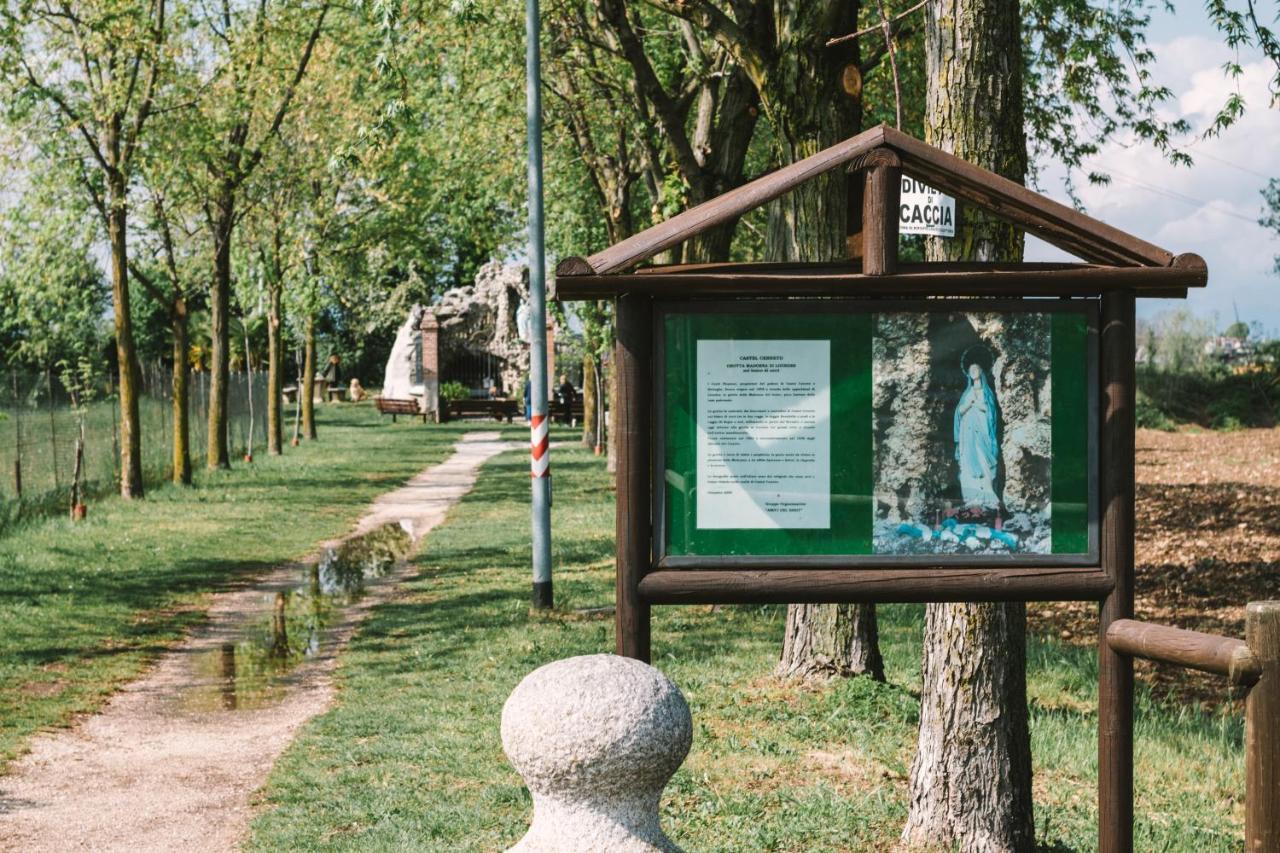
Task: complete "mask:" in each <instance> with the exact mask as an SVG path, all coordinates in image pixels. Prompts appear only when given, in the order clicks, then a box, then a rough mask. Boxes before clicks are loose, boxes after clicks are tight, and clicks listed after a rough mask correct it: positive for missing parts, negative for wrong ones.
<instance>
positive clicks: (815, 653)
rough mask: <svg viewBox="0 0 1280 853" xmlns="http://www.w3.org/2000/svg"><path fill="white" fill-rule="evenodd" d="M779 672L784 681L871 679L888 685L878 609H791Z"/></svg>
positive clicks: (848, 606)
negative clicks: (849, 677) (885, 675)
mask: <svg viewBox="0 0 1280 853" xmlns="http://www.w3.org/2000/svg"><path fill="white" fill-rule="evenodd" d="M776 672H777V674H778V675H779V676H781V677H783V678H831V677H840V676H850V675H870V676H871V677H872V678H874V679H876V680H877V681H884V659H883V658H882V657H881V656H880V644H879V631H878V630H877V627H876V610H875V608H874V607H869V606H864V605H858V604H792V605H791V606H790V607H788V608H787V629H786V634H785V635H784V636H783V638H782V660H781V661H780V662H779V663H778V668H777V670H776Z"/></svg>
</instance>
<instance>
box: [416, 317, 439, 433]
mask: <svg viewBox="0 0 1280 853" xmlns="http://www.w3.org/2000/svg"><path fill="white" fill-rule="evenodd" d="M418 334H419V335H421V338H422V389H423V397H422V407H423V411H425V412H430V413H431V414H433V415H435V419H436V421H437V422H439V420H440V407H439V401H440V321H439V320H437V319H436V315H435V312H434V311H432V310H430V309H427V310H426V311H423V312H422V322H421V323H419V324H418Z"/></svg>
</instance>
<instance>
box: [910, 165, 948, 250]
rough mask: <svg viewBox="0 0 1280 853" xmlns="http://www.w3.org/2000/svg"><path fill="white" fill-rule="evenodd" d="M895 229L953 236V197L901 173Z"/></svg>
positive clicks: (933, 235)
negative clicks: (900, 189)
mask: <svg viewBox="0 0 1280 853" xmlns="http://www.w3.org/2000/svg"><path fill="white" fill-rule="evenodd" d="M898 233H900V234H927V235H929V236H930V237H954V236H956V200H955V199H954V198H952V197H951V196H949V195H943V194H942V193H940V192H938V191H937V190H935V189H934V188H933V187H931V186H929V185H928V184H925V183H922V182H921V181H918V180H916V179H915V178H911V177H908V176H906V175H903V176H902V193H901V201H900V206H899V208H898Z"/></svg>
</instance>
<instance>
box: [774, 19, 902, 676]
mask: <svg viewBox="0 0 1280 853" xmlns="http://www.w3.org/2000/svg"><path fill="white" fill-rule="evenodd" d="M858 7H859V4H858V3H857V2H849V0H843V1H842V2H838V3H801V4H796V5H795V6H794V7H793V8H791V9H790V10H789V11H788V12H786V13H785V14H780V15H779V16H778V19H777V20H776V21H775V26H776V32H777V40H778V46H777V57H778V58H777V62H776V65H775V67H774V68H773V69H772V72H773V73H772V74H771V75H770V76H769V78H768V80H767V83H766V85H764V86H763V87H761V90H760V102H761V105H762V106H763V108H764V111H765V113H766V115H768V116H769V118H770V120H771V122H772V124H773V127H774V133H775V145H776V156H777V160H778V162H779V163H783V164H785V163H794V162H796V161H797V160H800V159H803V158H805V157H808V156H809V155H810V154H815V153H817V152H818V151H821V150H822V149H824V148H828V147H830V146H831V145H834V144H836V143H837V142H840V141H841V140H844V139H847V138H848V137H850V136H852V135H853V134H854V133H856V132H857V130H858V128H859V127H860V126H861V124H862V108H861V102H860V101H858V100H856V99H850V98H849V96H848V95H847V94H846V93H845V92H844V90H843V89H842V88H841V85H840V79H841V74H842V72H843V70H844V67H845V65H846V64H848V63H851V62H857V57H858V53H857V40H856V39H855V40H853V41H850V42H846V43H845V44H844V45H843V46H841V47H839V48H828V47H825V46H824V43H825V42H826V40H827V39H828V38H829V37H831V36H833V35H840V34H843V33H848V32H852V31H853V30H856V29H857V27H858ZM847 214H848V178H847V177H846V175H845V172H844V170H843V169H836V170H833V171H832V172H828V173H827V174H826V175H823V176H820V177H819V178H816V179H814V180H812V181H807V182H805V183H804V184H801V185H800V186H799V187H797V188H796V189H795V190H793V191H792V192H790V193H788V194H787V195H785V196H783V197H782V198H781V199H779V200H778V201H776V202H774V205H773V207H771V208H770V212H769V232H768V234H767V235H766V254H767V255H768V257H769V259H770V260H775V261H830V260H842V259H844V257H845V255H846V233H845V232H846V229H845V225H846V218H847ZM777 672H778V673H779V674H781V675H788V676H792V675H795V676H806V677H808V676H821V677H826V676H830V675H854V674H863V673H865V674H869V675H872V676H873V677H875V678H878V679H883V678H884V664H883V662H882V660H881V655H880V646H879V637H878V635H877V632H876V617H875V607H874V605H869V604H859V605H852V606H850V605H835V604H793V605H791V606H790V607H788V608H787V627H786V636H785V638H784V641H783V644H782V656H781V659H780V660H779V662H778V668H777Z"/></svg>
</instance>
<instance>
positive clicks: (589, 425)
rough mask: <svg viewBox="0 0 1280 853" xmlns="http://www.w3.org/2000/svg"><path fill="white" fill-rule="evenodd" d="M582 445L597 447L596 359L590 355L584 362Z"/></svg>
mask: <svg viewBox="0 0 1280 853" xmlns="http://www.w3.org/2000/svg"><path fill="white" fill-rule="evenodd" d="M582 443H583V444H585V445H586V446H587V447H592V448H594V447H595V446H596V358H595V356H594V355H592V354H590V353H588V354H587V357H586V358H584V359H583V360H582Z"/></svg>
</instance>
